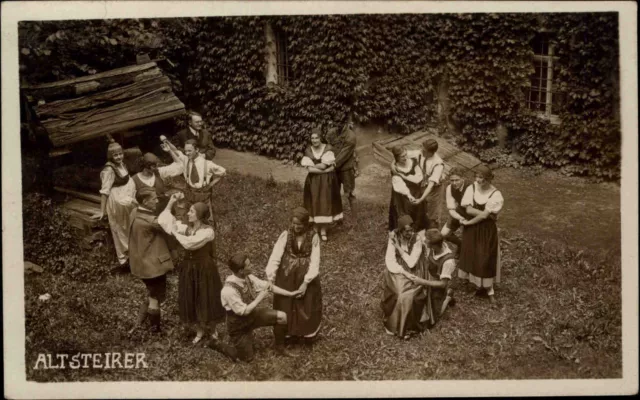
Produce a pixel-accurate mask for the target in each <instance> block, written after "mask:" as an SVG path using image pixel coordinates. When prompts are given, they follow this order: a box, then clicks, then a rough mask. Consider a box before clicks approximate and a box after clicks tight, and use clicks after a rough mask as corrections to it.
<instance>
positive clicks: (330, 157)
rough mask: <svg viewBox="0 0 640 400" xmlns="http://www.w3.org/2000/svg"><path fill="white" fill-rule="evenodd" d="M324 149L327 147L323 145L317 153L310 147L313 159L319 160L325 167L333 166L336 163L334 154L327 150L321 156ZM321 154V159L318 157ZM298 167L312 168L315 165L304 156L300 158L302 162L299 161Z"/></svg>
mask: <svg viewBox="0 0 640 400" xmlns="http://www.w3.org/2000/svg"><path fill="white" fill-rule="evenodd" d="M326 147H327V145H326V144H323V145H322V147H320V149H319V150H318V151H316V150H315V149H314V148H313V147H311V152H312V153H313V157H314V158H315V159H318V158H320V162H322V163H323V164H324V165H327V166H331V165H334V164H335V163H336V156H335V154H333V151H331V150H329V151H327V152H326V153H324V154H322V152H323V151H324V149H325V148H326ZM321 154H322V157H321V156H320V155H321ZM300 165H302V166H303V167H313V166H314V165H315V164H314V162H313V160H312V159H311V158H309V157H308V156H304V157H302V160H300Z"/></svg>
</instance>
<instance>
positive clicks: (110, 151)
mask: <svg viewBox="0 0 640 400" xmlns="http://www.w3.org/2000/svg"><path fill="white" fill-rule="evenodd" d="M116 153H122V146H120V145H119V144H118V143H117V142H116V141H115V140H113V138H112V137H109V146H108V147H107V159H108V160H109V161H111V160H113V155H114V154H116Z"/></svg>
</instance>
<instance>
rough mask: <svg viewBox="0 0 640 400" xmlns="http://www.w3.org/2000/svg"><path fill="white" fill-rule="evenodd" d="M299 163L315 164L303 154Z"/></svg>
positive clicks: (309, 165)
mask: <svg viewBox="0 0 640 400" xmlns="http://www.w3.org/2000/svg"><path fill="white" fill-rule="evenodd" d="M300 165H302V166H303V167H313V166H314V165H315V164H314V163H313V161H312V160H311V159H310V158H309V157H307V156H304V157H302V160H300Z"/></svg>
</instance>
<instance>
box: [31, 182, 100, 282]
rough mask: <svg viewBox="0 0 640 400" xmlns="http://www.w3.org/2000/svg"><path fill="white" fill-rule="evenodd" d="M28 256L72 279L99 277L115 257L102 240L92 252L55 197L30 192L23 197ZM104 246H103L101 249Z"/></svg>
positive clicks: (52, 270)
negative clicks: (111, 255) (53, 198)
mask: <svg viewBox="0 0 640 400" xmlns="http://www.w3.org/2000/svg"><path fill="white" fill-rule="evenodd" d="M22 210H23V212H22V226H23V243H24V259H25V261H31V262H33V263H35V264H38V265H40V266H42V267H44V268H45V270H46V271H49V272H53V273H57V274H64V275H66V276H68V277H71V278H77V279H86V280H97V279H100V278H102V277H104V275H105V274H106V273H107V271H108V266H109V261H106V260H111V257H109V255H108V254H107V252H106V251H105V250H106V249H105V248H104V247H103V246H102V244H101V243H98V244H97V245H96V246H95V247H94V248H93V249H92V251H91V252H87V251H86V250H85V249H83V246H82V243H83V242H82V239H81V238H80V237H78V235H77V233H76V231H75V228H74V227H73V226H71V225H70V224H69V221H68V216H67V215H66V214H65V213H64V212H63V211H62V209H61V208H60V207H58V206H56V205H55V204H54V203H53V202H52V200H51V199H49V198H46V197H45V196H44V195H42V194H39V193H28V194H25V195H24V196H23V199H22ZM101 247H102V249H101Z"/></svg>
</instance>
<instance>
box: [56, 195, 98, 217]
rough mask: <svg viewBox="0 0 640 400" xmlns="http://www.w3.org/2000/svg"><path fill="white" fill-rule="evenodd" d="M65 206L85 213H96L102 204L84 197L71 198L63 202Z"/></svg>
mask: <svg viewBox="0 0 640 400" xmlns="http://www.w3.org/2000/svg"><path fill="white" fill-rule="evenodd" d="M63 207H64V208H66V209H68V210H73V211H77V212H79V213H81V214H84V215H89V216H91V215H94V214H95V213H97V212H99V211H100V204H99V203H94V202H91V201H86V200H82V199H73V200H69V201H67V202H66V203H64V204H63Z"/></svg>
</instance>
